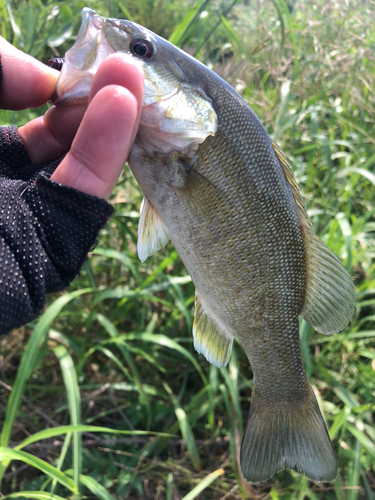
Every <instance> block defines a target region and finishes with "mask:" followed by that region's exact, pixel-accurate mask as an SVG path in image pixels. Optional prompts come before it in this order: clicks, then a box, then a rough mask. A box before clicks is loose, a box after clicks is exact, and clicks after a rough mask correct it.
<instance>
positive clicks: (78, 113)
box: [18, 54, 143, 163]
mask: <svg viewBox="0 0 375 500" xmlns="http://www.w3.org/2000/svg"><path fill="white" fill-rule="evenodd" d="M112 84H113V85H121V86H123V87H126V88H128V89H129V91H130V92H131V93H132V94H133V95H134V96H135V98H136V100H137V119H139V116H140V113H141V110H142V98H143V71H142V69H141V68H140V67H138V66H137V65H135V64H134V62H133V61H132V59H131V58H130V56H126V55H124V54H113V55H111V56H109V57H108V58H107V59H105V60H104V61H103V62H102V64H101V65H100V66H99V69H98V71H97V73H96V75H95V77H94V80H93V84H92V87H91V92H90V100H92V98H93V97H94V96H95V94H96V93H97V92H98V91H99V90H100V89H101V88H103V87H105V86H106V85H112ZM85 110H86V105H80V106H53V107H52V108H50V109H49V110H48V111H47V113H46V114H45V115H44V117H40V118H36V119H35V120H32V121H31V122H29V123H27V124H26V125H24V126H23V127H21V128H19V129H18V134H19V136H20V137H21V140H22V141H23V143H24V144H25V146H26V149H27V151H28V153H29V156H30V158H31V160H32V162H33V163H41V162H43V161H50V160H56V159H57V158H60V157H61V156H62V155H63V154H64V153H66V152H67V151H68V150H69V148H70V145H71V142H72V140H73V138H74V135H75V133H76V132H77V129H78V126H79V124H80V121H81V119H82V117H83V114H84V112H85ZM135 133H136V131H135V132H134V134H135ZM134 138H135V135H134V136H133V137H132V139H133V140H134Z"/></svg>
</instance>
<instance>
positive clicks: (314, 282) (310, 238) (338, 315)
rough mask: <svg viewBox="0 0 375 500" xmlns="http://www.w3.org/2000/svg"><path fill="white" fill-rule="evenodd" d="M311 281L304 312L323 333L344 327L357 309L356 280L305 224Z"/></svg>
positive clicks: (304, 233) (313, 325) (309, 320)
mask: <svg viewBox="0 0 375 500" xmlns="http://www.w3.org/2000/svg"><path fill="white" fill-rule="evenodd" d="M303 237H304V242H305V249H306V257H307V259H306V260H307V285H306V297H305V304H304V307H303V309H302V311H301V316H302V317H303V318H304V319H305V320H306V321H307V323H309V325H311V326H312V327H314V328H315V330H317V331H318V332H320V333H323V334H324V335H331V334H332V333H337V332H340V331H341V330H343V329H344V328H345V327H346V325H347V324H348V323H349V322H350V321H351V319H352V318H353V315H354V311H355V291H354V285H353V282H352V280H351V278H350V276H349V273H348V272H347V270H346V269H345V267H344V266H343V265H342V264H341V262H340V259H339V258H338V257H337V256H336V255H335V254H334V253H333V252H332V251H331V250H330V249H329V248H327V247H326V246H325V244H324V243H323V242H322V241H321V240H320V239H319V238H318V237H317V236H316V235H315V234H314V232H313V231H312V230H311V229H310V228H307V227H306V226H304V229H303Z"/></svg>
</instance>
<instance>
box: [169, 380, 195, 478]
mask: <svg viewBox="0 0 375 500" xmlns="http://www.w3.org/2000/svg"><path fill="white" fill-rule="evenodd" d="M163 385H164V388H165V390H166V392H167V393H168V394H169V396H170V398H171V400H172V403H173V406H174V411H175V414H176V417H177V420H178V423H179V426H180V431H181V434H182V437H183V438H184V441H185V444H186V448H187V449H188V451H189V454H190V460H191V463H192V465H193V467H194V469H195V470H197V471H199V470H201V468H202V466H201V460H200V457H199V453H198V449H197V445H196V442H195V438H194V434H193V432H192V429H191V426H190V423H189V421H188V418H187V415H186V413H185V410H184V409H183V408H181V406H180V405H179V404H178V401H177V398H176V396H175V395H174V394H173V392H172V389H171V388H170V387H169V385H168V384H167V383H165V382H164V383H163Z"/></svg>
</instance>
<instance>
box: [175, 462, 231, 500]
mask: <svg viewBox="0 0 375 500" xmlns="http://www.w3.org/2000/svg"><path fill="white" fill-rule="evenodd" d="M223 475H224V469H217V470H215V471H214V472H211V474H209V475H208V476H207V477H205V478H204V479H202V481H201V482H200V483H199V484H197V486H196V487H195V488H194V489H192V490H191V492H190V493H188V494H187V495H185V496H184V497H183V499H182V500H194V498H197V496H198V495H199V494H200V493H202V491H204V490H205V489H206V488H208V486H210V484H211V483H213V482H214V481H215V480H216V479H217V478H218V477H220V476H223Z"/></svg>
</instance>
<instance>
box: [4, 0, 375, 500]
mask: <svg viewBox="0 0 375 500" xmlns="http://www.w3.org/2000/svg"><path fill="white" fill-rule="evenodd" d="M84 5H88V6H90V7H92V8H94V9H96V10H97V11H98V12H100V13H101V14H102V15H106V16H108V15H109V16H113V17H125V16H126V17H128V16H130V17H132V18H133V19H134V20H136V21H138V22H141V23H143V24H145V25H147V26H148V27H149V28H150V29H153V30H155V31H158V32H159V33H161V34H162V35H163V36H166V37H171V38H172V40H173V41H174V43H176V44H178V45H180V46H183V47H185V48H187V49H188V50H189V52H192V53H194V54H196V55H197V56H198V57H199V58H200V59H201V60H203V61H204V62H205V63H206V64H208V65H209V66H211V67H213V68H215V70H216V71H217V72H219V73H220V74H221V75H222V76H223V77H224V78H225V79H227V80H228V81H229V82H230V83H231V84H232V85H233V86H234V87H235V88H236V89H237V90H238V91H239V92H240V93H241V94H242V95H243V96H244V98H245V99H246V100H247V101H248V102H249V104H250V105H251V107H252V108H253V109H254V111H255V112H256V113H257V114H258V116H259V117H260V118H261V120H262V122H263V123H264V125H265V127H266V128H267V131H268V132H269V133H270V135H271V137H272V138H273V139H274V140H276V141H277V142H278V143H279V145H280V146H281V147H282V148H283V150H284V151H285V152H286V154H287V156H288V157H289V159H290V162H291V165H292V168H293V171H294V173H295V175H296V178H297V180H298V183H299V185H300V187H301V191H302V194H303V197H304V200H305V203H306V205H307V209H308V213H309V215H310V217H311V220H312V222H313V226H314V229H315V231H316V232H317V233H318V234H319V236H320V237H321V238H322V239H323V240H324V241H325V243H326V244H327V245H328V246H329V247H330V248H331V249H332V250H333V251H335V252H336V253H337V255H339V256H340V258H341V259H342V261H343V262H344V264H345V265H346V267H347V269H348V270H349V271H350V272H351V274H352V276H353V278H354V282H355V285H356V291H357V294H358V300H357V310H356V315H355V318H354V320H353V322H352V323H351V324H350V325H349V326H348V327H347V328H346V330H345V331H344V332H342V333H340V334H337V335H334V336H332V337H324V336H320V335H318V334H317V333H315V332H314V331H313V329H312V328H311V327H309V325H307V324H306V323H304V322H301V345H302V352H303V357H304V362H305V367H306V371H307V374H308V377H309V379H310V381H311V383H312V385H313V387H314V390H315V392H316V394H317V396H318V399H319V402H320V404H321V407H322V410H323V413H324V416H325V418H326V421H327V424H328V427H329V431H330V435H331V438H332V439H333V444H334V448H335V450H336V453H337V457H338V464H339V477H338V479H337V480H336V481H335V482H334V483H333V484H331V485H321V484H318V483H314V482H309V481H308V480H307V479H306V478H305V477H303V476H299V475H297V474H295V473H294V472H291V471H284V472H282V473H279V474H278V475H276V476H275V477H274V478H272V479H271V480H269V481H267V482H266V483H264V484H261V485H253V486H247V485H245V484H244V483H242V482H241V478H240V474H239V469H238V452H239V446H240V442H241V436H242V432H243V426H244V423H245V422H246V418H247V413H248V409H249V405H250V400H251V389H252V372H251V369H250V367H249V365H248V362H247V359H246V357H245V355H244V353H243V351H242V349H241V347H240V346H239V345H238V344H235V345H234V350H233V355H232V358H231V361H230V363H229V366H228V368H226V369H220V370H219V369H217V368H215V367H213V366H210V365H209V364H208V363H207V362H206V361H205V360H204V359H203V358H202V356H198V355H197V354H196V352H195V351H194V349H193V346H192V338H191V326H192V311H193V306H194V287H193V285H192V283H191V281H190V278H189V277H188V276H186V271H185V269H184V267H183V265H182V264H181V261H180V260H179V257H178V255H177V254H176V252H175V250H174V249H173V247H172V246H170V245H169V246H167V247H166V248H165V249H164V250H163V251H162V252H159V254H158V255H156V256H154V257H152V258H150V259H148V260H147V261H146V262H145V263H144V264H141V263H140V262H139V261H138V259H137V256H136V239H137V223H138V217H139V215H138V210H139V206H140V201H141V195H140V191H139V189H138V187H137V185H136V183H135V181H134V179H133V177H132V176H131V174H130V172H129V170H128V169H125V172H124V175H123V177H122V179H121V180H120V182H119V183H118V185H117V187H116V190H115V192H114V193H113V197H112V202H113V204H114V205H115V207H116V213H115V215H114V216H113V217H112V219H111V221H110V223H109V224H108V226H107V227H106V229H105V230H104V231H102V234H101V237H100V241H99V245H98V246H97V248H96V249H95V250H94V252H93V253H92V254H91V255H90V259H89V261H88V262H87V263H86V264H85V266H84V269H83V271H82V273H81V275H80V276H79V277H78V278H77V279H76V280H75V281H74V282H73V283H72V284H71V286H70V288H69V289H68V290H67V291H66V292H65V293H64V294H57V295H55V296H51V297H49V299H48V304H47V307H46V311H45V312H44V314H43V315H42V316H41V317H40V319H38V320H35V321H34V323H32V324H29V325H26V326H25V327H24V328H20V329H18V330H15V331H13V332H12V333H11V334H9V335H8V336H6V337H4V338H2V339H1V355H0V371H1V376H0V422H1V427H2V437H1V443H0V444H1V447H0V474H1V475H2V476H3V477H2V483H1V484H2V485H1V492H2V494H3V495H4V496H5V497H6V498H33V499H39V498H40V499H54V498H55V499H61V498H69V499H79V498H84V497H85V498H88V499H94V498H95V499H96V498H99V499H106V500H109V499H111V500H112V499H138V498H139V499H155V500H157V499H159V500H161V499H166V500H177V499H184V500H192V499H194V498H198V499H205V500H210V499H212V500H219V499H220V500H224V499H225V500H228V499H241V498H250V499H261V498H265V499H271V500H277V499H285V500H286V499H288V500H289V499H293V500H302V499H304V498H309V499H312V500H315V499H322V500H331V499H338V500H357V499H358V500H360V499H370V500H374V499H375V469H374V463H375V430H374V415H375V403H374V396H375V386H374V375H375V347H374V338H375V325H374V319H375V273H374V271H375V265H374V257H375V219H374V214H375V196H374V187H375V173H374V171H375V169H374V163H375V154H374V151H375V148H374V143H375V98H374V94H373V89H374V88H375V67H374V48H375V32H374V30H373V22H372V19H373V18H374V14H375V8H374V4H373V3H371V2H361V1H359V0H358V1H353V2H333V1H328V2H323V0H318V1H317V2H307V1H305V0H300V1H298V2H297V1H295V2H293V1H289V2H288V3H286V2H285V1H283V0H274V1H268V2H267V1H264V2H229V1H221V2H220V1H213V0H212V1H210V2H208V1H201V2H198V3H197V4H193V3H186V4H184V6H183V7H181V6H180V3H177V1H176V0H164V1H159V2H156V1H151V0H148V1H146V0H138V1H135V0H133V1H132V2H126V3H125V2H124V3H123V2H114V1H109V2H106V3H104V2H100V1H88V2H87V3H85V4H84V3H82V2H73V1H70V0H67V1H65V2H55V3H49V2H41V1H40V0H38V1H36V0H29V1H28V2H22V1H13V2H5V1H4V0H2V1H0V29H1V33H2V34H3V36H5V37H6V38H7V39H8V40H11V41H12V42H13V43H14V44H15V45H16V46H17V47H19V48H21V49H22V50H25V51H27V52H29V53H31V54H32V55H33V56H35V57H38V58H39V59H41V60H43V61H46V60H47V59H48V58H50V57H52V56H53V54H54V53H58V54H61V55H62V54H64V52H65V50H66V49H67V48H69V46H71V45H72V43H73V41H74V36H75V33H77V30H78V26H79V12H80V9H81V8H82V7H83V6H84ZM153 13H154V14H153ZM156 13H157V15H156ZM10 17H11V19H10ZM1 19H2V21H1ZM166 19H167V20H168V22H166ZM10 21H12V22H11V23H10ZM41 112H43V109H39V110H36V111H30V110H29V111H25V112H18V113H13V112H0V122H1V123H3V124H13V123H17V124H22V123H24V122H25V121H27V120H29V119H31V118H32V117H33V116H35V115H36V114H40V113H41Z"/></svg>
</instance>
